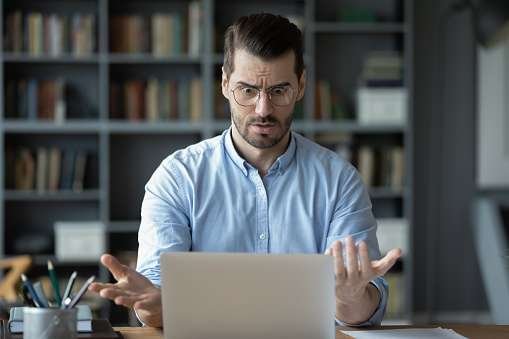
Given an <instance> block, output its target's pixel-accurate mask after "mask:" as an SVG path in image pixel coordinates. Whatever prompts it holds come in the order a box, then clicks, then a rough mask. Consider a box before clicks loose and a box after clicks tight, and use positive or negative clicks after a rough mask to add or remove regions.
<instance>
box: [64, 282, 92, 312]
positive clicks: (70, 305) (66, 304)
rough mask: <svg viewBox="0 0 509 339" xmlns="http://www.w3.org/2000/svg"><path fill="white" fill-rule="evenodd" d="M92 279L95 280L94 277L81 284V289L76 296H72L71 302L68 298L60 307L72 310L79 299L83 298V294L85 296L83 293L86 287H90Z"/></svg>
mask: <svg viewBox="0 0 509 339" xmlns="http://www.w3.org/2000/svg"><path fill="white" fill-rule="evenodd" d="M94 279H95V275H93V276H91V277H90V278H88V280H87V281H86V282H85V283H84V284H83V286H81V289H80V290H79V291H78V293H76V295H75V296H74V298H73V299H72V300H71V298H69V297H68V298H66V299H65V300H64V302H63V304H62V305H64V308H73V307H74V306H75V305H76V304H77V303H78V301H80V299H81V297H82V296H83V294H85V292H86V291H87V289H88V286H90V284H91V283H92V281H94Z"/></svg>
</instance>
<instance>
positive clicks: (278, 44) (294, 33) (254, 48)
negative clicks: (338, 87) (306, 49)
mask: <svg viewBox="0 0 509 339" xmlns="http://www.w3.org/2000/svg"><path fill="white" fill-rule="evenodd" d="M236 49H245V50H246V51H247V52H249V53H250V54H252V55H255V56H257V57H260V58H262V59H267V60H270V59H273V58H276V57H278V56H281V55H283V54H285V53H287V52H288V51H290V50H291V51H293V52H294V54H295V74H297V78H298V79H300V76H301V75H302V72H303V71H304V60H303V56H302V53H303V52H302V33H301V31H300V30H299V29H298V28H297V26H296V25H295V24H293V23H291V22H290V21H289V20H288V19H287V18H285V17H282V16H280V15H274V14H269V13H259V14H251V15H248V16H243V17H240V18H239V19H237V21H235V22H234V23H233V24H232V25H231V26H229V27H228V28H227V29H226V33H225V36H224V61H223V67H224V71H225V73H226V75H227V77H230V75H231V74H232V73H233V70H234V65H233V56H234V52H235V50H236Z"/></svg>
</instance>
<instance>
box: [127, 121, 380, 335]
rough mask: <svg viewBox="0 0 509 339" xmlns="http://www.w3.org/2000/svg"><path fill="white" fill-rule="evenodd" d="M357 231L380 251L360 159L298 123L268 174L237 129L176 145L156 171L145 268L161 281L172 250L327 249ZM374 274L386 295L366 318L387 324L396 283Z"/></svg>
mask: <svg viewBox="0 0 509 339" xmlns="http://www.w3.org/2000/svg"><path fill="white" fill-rule="evenodd" d="M348 235H351V236H352V237H353V238H354V240H355V241H356V242H357V241H360V240H365V241H366V242H367V244H368V247H369V254H370V257H371V259H372V260H374V259H378V258H380V250H379V248H378V241H377V238H376V221H375V219H374V217H373V213H372V210H371V202H370V200H369V196H368V193H367V191H366V189H365V187H364V185H363V184H362V181H361V179H360V177H359V175H358V173H357V171H356V170H355V168H354V167H353V166H352V165H351V164H349V163H348V162H346V161H345V160H343V159H342V158H341V157H340V156H339V155H337V154H336V153H334V152H332V151H330V150H328V149H326V148H324V147H321V146H319V145H318V144H316V143H314V142H312V141H311V140H308V139H306V138H304V137H303V136H301V135H299V134H297V133H294V132H292V133H291V137H290V144H289V146H288V148H287V150H286V151H285V153H283V154H282V155H281V156H279V157H278V158H277V160H276V161H275V162H274V163H273V164H272V166H271V167H270V169H269V171H268V172H267V175H265V176H263V177H262V176H260V174H259V173H258V170H257V169H256V168H254V167H253V166H251V165H250V164H249V163H248V162H247V161H246V160H244V159H243V158H242V157H241V156H240V155H239V154H238V153H237V151H236V150H235V147H234V146H233V142H232V138H231V133H230V129H228V130H226V131H224V132H223V133H222V135H220V136H217V137H214V138H211V139H208V140H204V141H202V142H200V143H198V144H195V145H191V146H189V147H187V148H185V149H183V150H179V151H176V152H175V153H173V154H171V155H170V156H168V157H167V158H166V159H164V160H163V161H162V163H161V164H160V166H159V167H158V168H157V169H156V171H155V172H154V174H153V175H152V177H151V178H150V180H149V181H148V183H147V185H146V186H145V197H144V199H143V204H142V208H141V225H140V230H139V234H138V241H139V249H138V263H137V270H138V271H139V272H140V273H142V274H143V275H145V276H146V277H147V278H148V279H150V280H151V281H152V282H153V283H154V284H156V285H160V261H159V256H160V255H161V253H163V252H174V251H207V252H252V253H324V252H325V250H326V249H327V248H328V247H329V246H330V245H331V244H332V243H333V242H334V241H335V240H338V239H342V238H345V237H346V236H348ZM372 283H373V284H374V285H375V286H376V287H377V288H378V291H379V292H380V296H381V298H380V304H379V306H378V308H377V309H376V311H375V312H374V314H373V315H372V316H371V318H370V319H369V320H368V321H367V322H365V323H363V324H361V325H376V324H380V322H381V321H382V318H383V316H384V313H385V308H386V304H387V293H388V290H387V284H386V282H385V280H384V279H383V278H381V277H378V278H376V279H375V280H373V281H372Z"/></svg>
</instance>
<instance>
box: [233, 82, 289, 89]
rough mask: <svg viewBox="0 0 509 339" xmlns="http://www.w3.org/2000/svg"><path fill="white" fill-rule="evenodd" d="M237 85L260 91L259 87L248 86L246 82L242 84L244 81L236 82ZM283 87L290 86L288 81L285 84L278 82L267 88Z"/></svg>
mask: <svg viewBox="0 0 509 339" xmlns="http://www.w3.org/2000/svg"><path fill="white" fill-rule="evenodd" d="M237 85H242V86H246V87H252V88H256V89H260V87H258V86H256V85H253V84H248V83H247V82H244V81H237ZM285 86H290V83H289V82H288V81H285V82H280V83H278V84H275V85H272V86H270V87H268V89H269V90H270V89H272V88H274V87H285Z"/></svg>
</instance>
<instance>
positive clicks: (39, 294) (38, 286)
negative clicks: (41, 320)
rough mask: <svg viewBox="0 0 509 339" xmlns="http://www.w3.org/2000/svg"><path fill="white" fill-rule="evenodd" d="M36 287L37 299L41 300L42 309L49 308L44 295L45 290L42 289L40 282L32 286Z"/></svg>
mask: <svg viewBox="0 0 509 339" xmlns="http://www.w3.org/2000/svg"><path fill="white" fill-rule="evenodd" d="M32 286H33V287H34V291H35V293H37V297H38V298H39V301H40V302H41V306H42V307H49V302H48V299H47V298H46V295H45V294H44V290H43V289H42V285H41V283H40V282H39V281H38V282H36V283H34V284H32Z"/></svg>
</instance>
